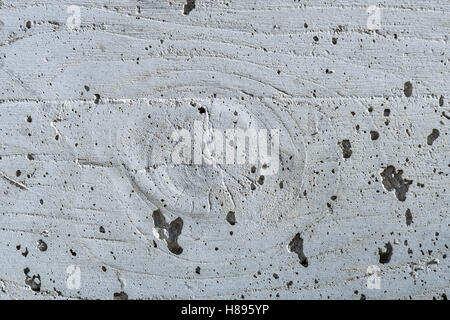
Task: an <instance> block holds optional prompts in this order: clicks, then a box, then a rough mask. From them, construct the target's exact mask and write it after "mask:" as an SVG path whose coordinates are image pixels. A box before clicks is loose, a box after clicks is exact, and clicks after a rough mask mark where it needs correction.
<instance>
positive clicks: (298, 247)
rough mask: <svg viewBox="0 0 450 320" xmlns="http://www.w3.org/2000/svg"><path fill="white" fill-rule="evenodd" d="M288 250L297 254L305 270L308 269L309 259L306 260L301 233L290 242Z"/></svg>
mask: <svg viewBox="0 0 450 320" xmlns="http://www.w3.org/2000/svg"><path fill="white" fill-rule="evenodd" d="M288 249H289V251H290V252H294V253H296V254H297V256H298V258H299V260H300V264H301V265H302V266H304V267H305V268H306V267H308V258H306V256H305V254H304V252H303V239H302V237H301V236H300V233H297V234H296V235H295V236H294V238H293V239H292V240H291V242H289V245H288Z"/></svg>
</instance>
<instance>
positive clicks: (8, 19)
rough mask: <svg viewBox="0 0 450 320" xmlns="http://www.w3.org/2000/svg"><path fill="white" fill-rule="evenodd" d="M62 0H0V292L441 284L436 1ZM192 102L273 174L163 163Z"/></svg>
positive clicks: (443, 188)
mask: <svg viewBox="0 0 450 320" xmlns="http://www.w3.org/2000/svg"><path fill="white" fill-rule="evenodd" d="M374 4H375V5H378V7H379V8H380V29H379V30H369V29H372V28H369V29H368V26H369V27H370V24H368V23H367V19H368V17H369V14H372V13H373V11H370V12H369V13H368V11H367V8H368V7H370V6H372V5H374ZM70 5H74V3H61V1H56V0H39V1H37V2H36V1H34V2H30V1H25V0H14V1H9V0H3V1H0V6H1V7H0V13H1V14H0V20H1V22H0V100H1V102H0V108H1V110H2V112H1V114H0V187H1V195H0V200H1V201H0V208H1V211H0V253H1V256H2V260H1V262H0V297H1V298H4V299H9V298H18V299H20V298H31V299H43V298H103V299H113V298H114V299H125V298H131V299H133V298H207V299H209V298H287V299H302V298H317V299H318V298H331V299H333V298H348V299H360V298H367V299H380V298H404V299H409V298H426V299H430V298H438V299H442V298H443V297H444V296H446V295H448V290H449V286H448V283H449V279H450V276H449V273H448V258H447V254H448V243H449V233H448V225H449V218H448V207H449V196H448V195H449V192H448V185H449V178H448V173H449V164H448V159H449V152H448V142H449V139H448V127H447V125H448V119H449V117H450V110H449V103H448V100H449V92H450V90H449V89H450V88H449V83H450V81H449V80H450V79H449V71H448V63H449V57H448V54H449V44H448V34H450V25H449V24H448V16H449V14H450V12H449V11H450V5H449V3H448V1H444V0H442V1H441V0H434V1H425V0H419V1H406V2H405V1H401V2H397V1H394V2H392V1H382V2H381V3H380V2H377V3H373V2H370V1H362V2H361V1H353V0H348V1H340V2H339V3H336V4H333V6H330V4H329V1H320V0H318V1H301V2H296V1H267V2H266V1H258V2H255V1H227V2H223V1H211V0H205V1H199V0H197V1H195V7H193V6H192V2H190V4H188V3H187V2H185V1H181V0H178V1H172V2H168V1H163V0H159V1H132V0H128V1H122V0H120V1H119V0H114V1H102V0H92V1H83V2H81V1H80V2H79V3H78V6H79V9H80V11H79V12H80V25H79V27H77V26H75V27H74V26H73V25H71V26H72V27H71V28H68V27H67V21H68V20H67V19H68V18H69V16H70V15H73V14H74V13H76V10H75V11H73V10H69V12H68V11H67V8H68V6H70ZM75 5H77V4H76V3H75ZM70 21H71V22H73V23H77V19H72V20H70ZM194 121H203V122H202V123H204V124H205V127H208V128H211V127H212V128H218V129H227V128H242V129H246V128H249V127H252V128H258V129H279V130H280V146H281V153H280V154H281V156H280V170H279V172H277V173H276V174H274V175H267V176H264V175H263V174H261V172H262V170H263V169H264V168H262V167H261V166H255V167H254V168H253V166H246V165H242V166H221V165H213V166H210V165H208V166H185V167H181V168H180V167H175V166H171V165H170V163H168V162H167V157H165V155H167V154H166V153H165V151H167V148H168V146H169V144H170V143H169V141H170V140H169V139H168V137H170V135H171V133H172V132H173V130H174V129H177V128H179V127H181V128H185V129H192V128H191V126H192V125H193V123H194ZM154 156H157V159H158V161H160V162H158V165H153V164H155V163H154V162H153V161H154V160H155V158H153V157H154ZM161 161H162V162H161ZM149 164H152V165H149ZM387 168H388V169H387ZM263 176H264V177H263ZM158 209H160V211H161V214H155V213H154V212H157V210H158ZM162 217H164V220H162V219H163V218H162ZM155 219H156V220H155ZM158 219H159V220H158ZM180 219H181V220H180ZM155 221H159V222H158V223H159V224H158V223H156V222H155ZM230 221H231V222H230ZM156 224H158V225H156ZM154 231H155V232H154ZM177 245H179V247H180V248H182V250H179V248H178V247H177ZM180 251H181V252H180ZM374 270H375V271H374ZM374 277H379V278H380V279H378V278H374ZM368 279H369V280H370V281H372V280H374V281H373V282H370V285H369V287H368V286H367V285H368V282H367V280H368ZM377 279H378V280H380V281H379V282H377V281H378V280H377ZM378 284H379V287H380V289H376V288H374V287H377V286H378ZM32 289H34V290H32Z"/></svg>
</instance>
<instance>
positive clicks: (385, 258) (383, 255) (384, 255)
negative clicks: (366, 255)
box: [378, 242, 394, 264]
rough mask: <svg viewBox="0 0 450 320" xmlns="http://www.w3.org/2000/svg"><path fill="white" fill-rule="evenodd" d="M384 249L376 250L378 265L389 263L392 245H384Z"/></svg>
mask: <svg viewBox="0 0 450 320" xmlns="http://www.w3.org/2000/svg"><path fill="white" fill-rule="evenodd" d="M384 247H385V248H386V251H383V250H382V249H380V248H378V255H379V256H380V263H383V264H385V263H389V261H391V257H392V253H393V252H394V249H393V248H392V244H391V243H390V242H388V243H386V244H385V245H384Z"/></svg>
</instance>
